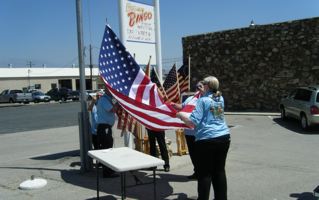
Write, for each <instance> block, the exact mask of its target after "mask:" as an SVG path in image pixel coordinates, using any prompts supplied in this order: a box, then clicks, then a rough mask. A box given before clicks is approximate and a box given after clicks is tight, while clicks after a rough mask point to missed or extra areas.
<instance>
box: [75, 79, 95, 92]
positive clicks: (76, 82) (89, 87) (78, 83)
mask: <svg viewBox="0 0 319 200" xmlns="http://www.w3.org/2000/svg"><path fill="white" fill-rule="evenodd" d="M75 84H76V90H80V79H76V81H75ZM85 86H86V90H92V83H91V79H85Z"/></svg>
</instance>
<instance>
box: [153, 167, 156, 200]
mask: <svg viewBox="0 0 319 200" xmlns="http://www.w3.org/2000/svg"><path fill="white" fill-rule="evenodd" d="M155 169H156V168H155V167H154V168H153V185H154V199H156V173H155Z"/></svg>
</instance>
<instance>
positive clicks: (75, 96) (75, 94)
mask: <svg viewBox="0 0 319 200" xmlns="http://www.w3.org/2000/svg"><path fill="white" fill-rule="evenodd" d="M67 99H70V100H72V101H78V100H79V99H80V92H79V91H77V90H74V91H71V92H69V93H68V96H67Z"/></svg>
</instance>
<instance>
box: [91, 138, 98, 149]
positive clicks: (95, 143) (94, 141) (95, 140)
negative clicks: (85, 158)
mask: <svg viewBox="0 0 319 200" xmlns="http://www.w3.org/2000/svg"><path fill="white" fill-rule="evenodd" d="M92 144H93V148H94V150H97V149H99V148H98V146H99V145H98V144H97V134H96V135H95V134H92Z"/></svg>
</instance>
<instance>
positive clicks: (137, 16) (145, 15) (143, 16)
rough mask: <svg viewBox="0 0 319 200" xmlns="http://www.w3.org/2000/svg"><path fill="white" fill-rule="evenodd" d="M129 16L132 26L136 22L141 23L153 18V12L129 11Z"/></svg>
mask: <svg viewBox="0 0 319 200" xmlns="http://www.w3.org/2000/svg"><path fill="white" fill-rule="evenodd" d="M127 16H128V17H129V26H130V27H132V26H134V25H135V24H139V23H141V22H145V21H147V20H151V19H152V17H153V15H152V13H151V12H142V13H135V12H129V13H128V14H127Z"/></svg>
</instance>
